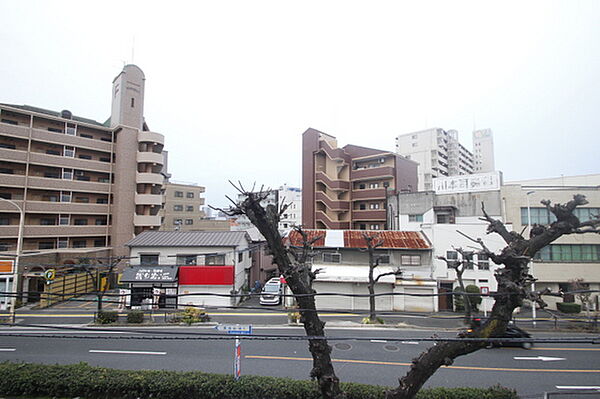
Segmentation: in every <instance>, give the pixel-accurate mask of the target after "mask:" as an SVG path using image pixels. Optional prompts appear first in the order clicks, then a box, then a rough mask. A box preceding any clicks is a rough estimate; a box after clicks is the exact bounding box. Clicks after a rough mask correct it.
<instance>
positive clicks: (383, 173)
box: [350, 166, 394, 180]
mask: <svg viewBox="0 0 600 399" xmlns="http://www.w3.org/2000/svg"><path fill="white" fill-rule="evenodd" d="M387 177H394V168H393V167H391V166H381V167H378V168H368V169H355V170H352V171H351V172H350V179H352V180H360V179H381V178H387Z"/></svg>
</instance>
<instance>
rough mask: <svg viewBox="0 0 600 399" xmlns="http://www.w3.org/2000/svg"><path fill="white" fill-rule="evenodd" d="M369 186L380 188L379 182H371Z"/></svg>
mask: <svg viewBox="0 0 600 399" xmlns="http://www.w3.org/2000/svg"><path fill="white" fill-rule="evenodd" d="M369 188H379V183H369Z"/></svg>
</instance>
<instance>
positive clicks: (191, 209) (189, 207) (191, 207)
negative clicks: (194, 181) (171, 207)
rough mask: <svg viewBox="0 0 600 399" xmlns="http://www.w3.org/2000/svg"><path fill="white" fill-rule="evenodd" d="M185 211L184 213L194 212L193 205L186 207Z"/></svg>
mask: <svg viewBox="0 0 600 399" xmlns="http://www.w3.org/2000/svg"><path fill="white" fill-rule="evenodd" d="M185 211H186V212H194V205H186V206H185Z"/></svg>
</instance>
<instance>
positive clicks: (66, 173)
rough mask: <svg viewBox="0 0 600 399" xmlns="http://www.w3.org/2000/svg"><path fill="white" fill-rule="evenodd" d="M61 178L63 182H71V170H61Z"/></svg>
mask: <svg viewBox="0 0 600 399" xmlns="http://www.w3.org/2000/svg"><path fill="white" fill-rule="evenodd" d="M62 178H63V180H73V169H63V170H62Z"/></svg>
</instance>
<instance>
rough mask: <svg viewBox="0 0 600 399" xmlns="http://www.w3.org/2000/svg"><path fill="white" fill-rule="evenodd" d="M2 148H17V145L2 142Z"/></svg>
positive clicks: (0, 146) (0, 145)
mask: <svg viewBox="0 0 600 399" xmlns="http://www.w3.org/2000/svg"><path fill="white" fill-rule="evenodd" d="M0 148H6V149H7V150H16V149H17V146H16V145H14V144H6V143H0Z"/></svg>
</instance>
